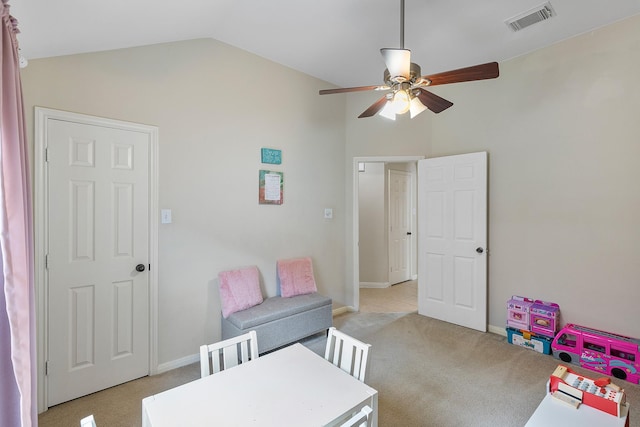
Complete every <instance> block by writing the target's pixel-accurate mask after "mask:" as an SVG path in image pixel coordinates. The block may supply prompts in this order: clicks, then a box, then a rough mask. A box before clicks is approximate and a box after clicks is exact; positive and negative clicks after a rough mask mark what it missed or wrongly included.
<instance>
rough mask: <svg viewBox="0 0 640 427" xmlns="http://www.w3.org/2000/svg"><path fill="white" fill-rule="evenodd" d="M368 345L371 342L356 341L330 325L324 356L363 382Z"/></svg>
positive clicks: (369, 345)
mask: <svg viewBox="0 0 640 427" xmlns="http://www.w3.org/2000/svg"><path fill="white" fill-rule="evenodd" d="M370 347H371V344H365V343H363V342H362V341H358V340H357V339H355V338H353V337H351V336H349V335H347V334H345V333H344V332H340V331H339V330H337V329H336V328H334V327H333V326H332V327H330V328H329V334H328V336H327V348H326V350H325V353H324V358H325V359H327V360H328V361H329V362H331V363H333V364H334V365H336V366H337V367H339V368H340V369H342V370H343V371H345V372H347V373H348V374H349V375H351V376H353V377H355V378H357V379H359V380H360V381H362V382H364V376H365V374H366V373H367V364H368V360H369V359H368V358H369V348H370Z"/></svg>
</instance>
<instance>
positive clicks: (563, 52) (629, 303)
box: [432, 16, 640, 337]
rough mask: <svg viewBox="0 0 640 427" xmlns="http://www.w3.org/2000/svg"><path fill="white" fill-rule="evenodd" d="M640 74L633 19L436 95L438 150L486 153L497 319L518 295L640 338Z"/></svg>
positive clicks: (638, 22) (493, 314)
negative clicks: (442, 108) (446, 104)
mask: <svg viewBox="0 0 640 427" xmlns="http://www.w3.org/2000/svg"><path fill="white" fill-rule="evenodd" d="M639 69H640V16H636V17H634V18H631V19H629V20H626V21H622V22H620V23H617V24H614V25H612V26H609V27H606V28H604V29H601V30H598V31H595V32H593V33H589V34H585V35H582V36H580V37H576V38H574V39H571V40H567V41H565V42H563V43H559V44H557V45H554V46H551V47H549V48H546V49H543V50H540V51H537V52H534V53H531V54H529V55H526V56H523V57H520V58H516V59H513V60H511V61H507V62H505V63H503V64H501V75H500V78H499V79H497V80H492V81H489V82H477V83H476V82H474V83H468V84H460V85H457V86H456V85H450V86H446V87H442V88H441V90H440V88H439V89H438V94H440V95H441V96H443V97H445V98H447V99H450V100H451V101H453V102H455V103H456V105H455V106H454V107H453V108H452V109H451V111H450V112H446V113H442V114H441V115H440V117H439V118H438V120H434V126H433V129H434V131H433V151H432V154H433V155H434V156H440V155H446V154H453V153H460V152H467V151H481V150H482V151H488V152H489V163H490V168H489V176H490V178H489V188H490V195H489V200H490V202H489V209H490V214H489V218H490V220H489V227H490V232H489V248H490V258H489V259H490V262H489V267H490V270H489V283H490V291H489V309H490V318H489V322H490V324H493V325H502V324H503V322H504V319H505V310H504V302H505V301H506V300H507V299H508V298H509V297H510V296H511V295H512V294H518V295H524V296H529V297H532V298H537V299H542V300H548V301H554V302H557V303H559V304H560V309H561V313H562V316H563V319H564V321H566V322H573V323H578V324H583V325H586V326H591V327H595V328H600V329H605V330H610V331H612V332H618V333H623V334H629V335H632V336H635V337H640V322H639V321H638V320H639V319H640V318H639V313H640V312H639V311H638V301H640V189H639V184H640V168H639V167H638V159H639V158H640V136H639V135H640V120H638V117H639V116H638V114H639V112H640V84H639V82H638V70H639ZM434 91H435V89H434Z"/></svg>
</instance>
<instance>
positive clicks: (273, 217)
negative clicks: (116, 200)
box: [22, 39, 345, 364]
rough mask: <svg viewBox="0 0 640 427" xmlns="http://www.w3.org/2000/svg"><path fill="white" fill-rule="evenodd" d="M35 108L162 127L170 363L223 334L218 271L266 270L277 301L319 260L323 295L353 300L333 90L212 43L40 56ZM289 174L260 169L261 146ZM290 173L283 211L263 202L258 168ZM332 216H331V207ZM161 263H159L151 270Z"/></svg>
mask: <svg viewBox="0 0 640 427" xmlns="http://www.w3.org/2000/svg"><path fill="white" fill-rule="evenodd" d="M22 81H23V89H24V98H25V105H26V107H25V109H26V113H27V118H28V129H29V136H30V139H31V140H33V138H32V137H33V107H34V106H35V105H38V106H44V107H49V108H55V109H60V110H68V111H74V112H80V113H84V114H91V115H96V116H103V117H110V118H116V119H121V120H127V121H133V122H140V123H146V124H152V125H156V126H158V127H159V130H160V144H159V146H160V149H159V152H160V154H159V157H160V165H159V170H160V182H159V192H160V194H159V199H160V200H159V202H160V207H161V208H170V209H172V210H173V223H172V224H162V225H160V229H159V265H158V266H155V267H156V268H158V274H159V284H158V286H159V325H158V326H159V349H158V350H159V353H158V357H159V362H160V364H163V363H170V362H172V361H175V360H178V359H181V358H183V357H187V356H190V355H194V354H196V353H197V349H198V347H199V346H200V345H201V344H202V343H204V342H213V341H216V340H218V339H219V338H220V322H219V317H220V303H219V297H218V289H217V274H218V272H220V271H222V270H225V269H230V268H234V267H238V266H244V265H257V266H258V268H259V269H260V272H261V273H262V282H263V283H262V284H263V287H264V293H265V295H268V296H271V295H274V294H275V263H276V260H277V259H280V258H287V257H296V256H311V257H312V259H313V261H314V268H315V273H316V280H317V283H318V287H319V290H320V292H322V293H324V294H326V295H328V296H330V297H332V298H333V299H335V300H336V301H338V302H341V301H344V290H345V286H344V273H343V271H344V247H345V239H344V235H345V230H344V220H345V208H344V201H345V195H344V167H343V164H342V163H341V162H338V163H336V159H342V158H343V157H344V143H345V135H344V127H345V126H344V117H345V107H344V100H343V99H341V98H340V97H319V96H318V90H319V89H321V88H325V87H326V86H327V84H326V82H322V81H320V80H317V79H314V78H311V77H309V76H306V75H304V74H301V73H299V72H296V71H293V70H291V69H288V68H285V67H282V66H280V65H277V64H275V63H273V62H270V61H267V60H264V59H262V58H259V57H257V56H255V55H252V54H249V53H247V52H244V51H241V50H239V49H236V48H233V47H230V46H228V45H225V44H223V43H220V42H216V41H214V40H205V39H203V40H194V41H188V42H180V43H170V44H161V45H154V46H148V47H140V48H133V49H123V50H117V51H110V52H101V53H93V54H84V55H73V56H65V57H57V58H50V59H40V60H32V61H30V63H29V67H28V68H25V69H24V70H22ZM261 147H270V148H277V149H281V150H282V159H283V162H282V165H278V166H271V167H269V166H267V165H262V164H261V163H260V148H261ZM270 168H272V169H274V170H279V171H283V172H284V204H283V205H282V206H273V205H271V206H269V205H258V171H259V169H270ZM325 207H329V208H333V212H334V219H333V220H325V219H324V217H323V212H324V208H325ZM152 268H153V267H152Z"/></svg>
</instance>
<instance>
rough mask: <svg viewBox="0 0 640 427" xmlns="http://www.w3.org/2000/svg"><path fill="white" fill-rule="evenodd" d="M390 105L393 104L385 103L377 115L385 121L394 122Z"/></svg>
mask: <svg viewBox="0 0 640 427" xmlns="http://www.w3.org/2000/svg"><path fill="white" fill-rule="evenodd" d="M392 104H393V102H392V101H387V103H386V104H384V107H383V108H382V110H380V112H379V113H378V115H380V116H382V117H384V118H385V119H389V120H395V119H396V112H395V111H394V109H393V107H392Z"/></svg>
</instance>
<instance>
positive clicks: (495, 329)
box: [489, 325, 507, 337]
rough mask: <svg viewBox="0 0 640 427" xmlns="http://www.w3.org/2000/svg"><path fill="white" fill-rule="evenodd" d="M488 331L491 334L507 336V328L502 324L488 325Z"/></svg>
mask: <svg viewBox="0 0 640 427" xmlns="http://www.w3.org/2000/svg"><path fill="white" fill-rule="evenodd" d="M489 332H491V333H492V334H498V335H502V336H503V337H506V336H507V330H506V328H505V327H504V326H494V325H489Z"/></svg>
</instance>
